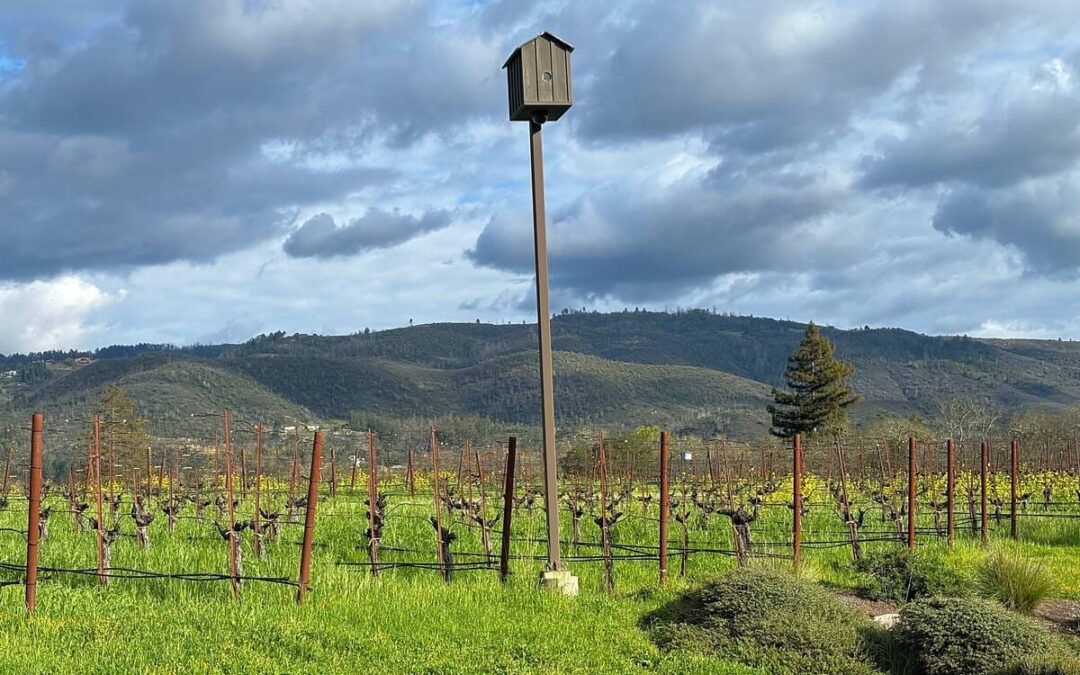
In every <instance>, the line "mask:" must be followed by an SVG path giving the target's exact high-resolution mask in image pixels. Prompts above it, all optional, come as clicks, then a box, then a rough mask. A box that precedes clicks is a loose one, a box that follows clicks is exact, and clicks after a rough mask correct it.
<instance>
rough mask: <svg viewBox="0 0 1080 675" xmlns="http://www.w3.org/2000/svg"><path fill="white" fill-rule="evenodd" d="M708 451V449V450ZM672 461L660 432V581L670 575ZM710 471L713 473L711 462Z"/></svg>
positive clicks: (664, 432)
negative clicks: (669, 474) (669, 525)
mask: <svg viewBox="0 0 1080 675" xmlns="http://www.w3.org/2000/svg"><path fill="white" fill-rule="evenodd" d="M706 452H708V451H706ZM669 465H670V461H669V458H668V435H667V432H666V431H661V432H660V583H661V584H663V583H666V582H667V576H668V541H667V540H668V514H669V512H670V511H671V485H670V484H669V482H670V477H669V476H668V470H669ZM709 473H710V474H711V473H712V466H711V462H710V467H709Z"/></svg>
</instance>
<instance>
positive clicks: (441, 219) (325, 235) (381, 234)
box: [284, 209, 450, 258]
mask: <svg viewBox="0 0 1080 675" xmlns="http://www.w3.org/2000/svg"><path fill="white" fill-rule="evenodd" d="M449 224H450V214H449V213H447V212H446V211H441V210H433V211H428V212H426V213H424V215H422V216H420V217H419V218H417V217H416V216H410V215H408V214H404V213H396V212H388V211H383V210H382V209H371V210H370V211H368V212H367V213H365V214H364V215H363V216H362V217H360V218H354V219H353V220H351V221H349V222H348V224H346V225H341V226H338V225H336V224H335V223H334V219H333V218H332V217H330V216H329V215H327V214H325V213H320V214H318V215H316V216H313V217H311V218H310V219H308V220H307V221H306V222H305V223H304V224H303V225H301V226H300V229H298V230H296V231H295V232H293V233H292V234H290V235H289V238H288V239H286V240H285V245H284V248H285V252H286V253H288V254H289V255H290V256H292V257H294V258H311V257H317V258H329V257H333V256H341V255H353V254H355V253H360V252H361V251H370V250H371V249H377V248H387V247H390V246H396V245H397V244H401V243H403V242H406V241H408V240H409V239H412V238H413V237H418V236H420V235H421V234H424V233H426V232H432V231H434V230H438V229H442V228H444V227H446V226H447V225H449Z"/></svg>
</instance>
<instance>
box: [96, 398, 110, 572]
mask: <svg viewBox="0 0 1080 675" xmlns="http://www.w3.org/2000/svg"><path fill="white" fill-rule="evenodd" d="M93 424H94V502H95V505H96V507H97V545H98V566H97V573H98V583H99V584H101V585H102V586H105V585H106V584H108V583H109V580H108V577H106V576H105V518H104V509H103V508H102V503H101V502H102V499H101V416H100V415H94V421H93Z"/></svg>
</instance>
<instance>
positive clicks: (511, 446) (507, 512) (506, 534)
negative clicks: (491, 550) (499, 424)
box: [499, 436, 517, 583]
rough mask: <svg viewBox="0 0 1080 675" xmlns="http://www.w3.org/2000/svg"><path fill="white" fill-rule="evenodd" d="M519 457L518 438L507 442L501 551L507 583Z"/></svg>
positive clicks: (501, 569) (501, 576)
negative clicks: (515, 476)
mask: <svg viewBox="0 0 1080 675" xmlns="http://www.w3.org/2000/svg"><path fill="white" fill-rule="evenodd" d="M516 458H517V438H516V437H514V436H511V437H510V440H509V441H508V442H507V444H506V475H505V477H504V478H505V485H504V486H503V525H502V549H501V550H500V551H499V579H500V580H501V581H502V582H503V583H505V582H506V580H507V578H509V576H510V519H511V518H512V517H513V515H514V469H515V461H516Z"/></svg>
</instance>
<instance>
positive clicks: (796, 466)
mask: <svg viewBox="0 0 1080 675" xmlns="http://www.w3.org/2000/svg"><path fill="white" fill-rule="evenodd" d="M791 454H792V460H791V474H792V475H791V507H792V508H791V513H792V526H791V535H792V541H791V557H792V559H793V560H794V561H795V567H798V566H799V565H801V564H802V435H801V434H795V440H794V441H793V442H792V453H791ZM729 499H730V496H729Z"/></svg>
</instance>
